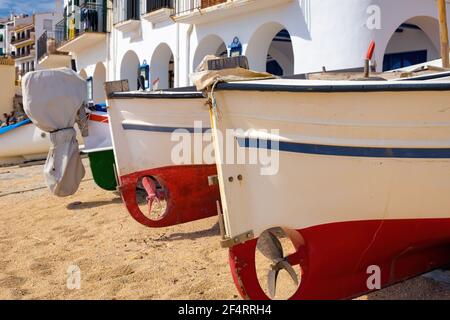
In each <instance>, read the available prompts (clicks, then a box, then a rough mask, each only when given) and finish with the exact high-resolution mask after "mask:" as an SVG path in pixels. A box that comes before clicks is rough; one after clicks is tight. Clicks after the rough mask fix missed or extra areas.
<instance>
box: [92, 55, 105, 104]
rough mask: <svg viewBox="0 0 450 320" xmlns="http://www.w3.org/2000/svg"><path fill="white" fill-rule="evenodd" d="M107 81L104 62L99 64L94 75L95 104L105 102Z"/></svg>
mask: <svg viewBox="0 0 450 320" xmlns="http://www.w3.org/2000/svg"><path fill="white" fill-rule="evenodd" d="M105 81H106V68H105V65H104V64H103V62H99V63H97V65H96V66H95V70H94V75H93V82H94V83H93V84H94V88H93V91H94V94H93V96H94V103H101V102H105V100H106V97H105V89H104V84H105Z"/></svg>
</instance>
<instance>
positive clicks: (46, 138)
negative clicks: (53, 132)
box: [0, 123, 50, 165]
mask: <svg viewBox="0 0 450 320" xmlns="http://www.w3.org/2000/svg"><path fill="white" fill-rule="evenodd" d="M49 149H50V135H49V134H48V133H46V132H44V131H42V130H40V129H39V128H37V127H36V126H35V125H34V124H32V123H31V124H27V125H23V126H21V127H19V128H16V129H14V130H12V131H9V132H7V133H5V134H2V135H1V136H0V164H5V165H6V164H17V163H21V162H24V161H31V160H41V159H45V158H46V156H47V153H48V150H49Z"/></svg>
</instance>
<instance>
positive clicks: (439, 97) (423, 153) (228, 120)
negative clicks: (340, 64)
mask: <svg viewBox="0 0 450 320" xmlns="http://www.w3.org/2000/svg"><path fill="white" fill-rule="evenodd" d="M209 97H210V102H211V119H212V129H213V134H214V137H215V151H216V161H217V167H218V177H219V179H218V180H219V185H220V191H221V203H222V207H221V213H220V220H221V224H222V225H223V228H222V230H221V231H222V246H223V247H227V248H229V254H230V266H231V271H232V275H233V279H234V282H235V284H236V287H237V289H238V291H239V292H240V294H241V296H242V297H243V298H246V299H269V298H274V297H275V298H276V294H277V292H276V288H277V278H278V276H279V274H280V272H284V271H287V272H288V273H287V274H288V275H289V276H290V278H292V280H293V285H294V287H295V290H293V292H292V293H291V295H290V299H348V298H352V297H355V296H360V295H362V294H364V293H366V292H369V291H371V290H375V289H380V288H381V287H385V286H388V285H391V284H394V283H397V282H399V281H402V280H405V279H407V278H410V277H413V276H416V275H419V274H422V273H425V272H428V271H430V270H433V269H436V268H439V267H442V266H445V265H448V264H449V263H450V198H449V197H448V195H447V193H448V191H449V190H450V139H449V137H450V112H449V110H450V108H449V102H448V101H450V82H448V81H442V80H441V81H439V80H434V81H430V82H427V81H405V82H399V81H305V80H263V81H243V82H231V83H219V84H217V86H216V87H215V89H214V90H210V91H209ZM227 130H228V131H230V130H231V132H233V141H234V142H233V144H232V146H233V147H232V148H235V149H236V150H238V151H240V152H243V154H244V155H245V159H251V157H252V155H253V156H256V159H258V161H256V162H253V164H250V163H249V162H248V161H247V162H245V163H243V164H236V163H230V162H229V161H226V160H224V159H227V157H226V154H227V152H229V149H226V148H223V147H221V145H220V144H219V143H218V141H220V139H221V137H222V136H224V135H225V134H224V132H226V131H227ZM228 131H227V132H228ZM261 157H263V158H264V157H265V161H260V160H261V159H260V158H261ZM283 239H288V240H290V242H292V248H293V249H292V250H291V251H290V252H286V250H285V249H283V248H284V247H283V246H282V240H283ZM256 253H257V254H262V255H263V256H264V257H266V258H267V259H268V260H269V262H270V267H269V270H270V271H269V273H268V275H267V282H265V281H263V282H260V280H262V279H263V277H262V276H261V274H260V273H258V272H257V268H256V262H255V259H256V258H255V256H257V255H256ZM377 271H378V273H379V274H378V276H379V279H378V280H379V286H372V285H371V284H373V283H372V282H371V281H372V280H373V277H375V276H377ZM264 278H266V276H265V275H264ZM375 283H376V281H375Z"/></svg>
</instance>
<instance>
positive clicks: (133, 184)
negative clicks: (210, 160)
mask: <svg viewBox="0 0 450 320" xmlns="http://www.w3.org/2000/svg"><path fill="white" fill-rule="evenodd" d="M214 175H217V168H216V166H215V165H190V166H170V167H164V168H157V169H151V170H146V171H141V172H136V173H132V174H128V175H124V176H122V177H120V192H121V195H122V199H123V202H124V203H125V206H126V208H127V210H128V212H129V213H130V215H131V216H132V217H133V218H134V219H135V220H136V221H137V222H139V223H141V224H143V225H145V226H147V227H151V228H163V227H168V226H173V225H177V224H182V223H187V222H192V221H196V220H200V219H204V218H208V217H212V216H214V215H216V214H217V201H219V200H220V192H219V186H218V185H212V186H210V185H209V183H208V177H210V176H214ZM144 177H153V178H155V179H156V180H157V181H158V182H159V183H160V184H161V185H163V186H164V188H165V190H166V196H165V200H166V201H167V210H166V212H165V214H164V216H163V217H162V218H160V219H158V220H152V219H150V218H148V217H147V216H146V215H145V214H144V213H143V212H142V211H141V210H140V208H139V206H138V203H137V199H136V188H137V186H138V182H139V180H140V179H142V178H144Z"/></svg>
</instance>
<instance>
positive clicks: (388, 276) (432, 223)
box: [230, 219, 450, 300]
mask: <svg viewBox="0 0 450 320" xmlns="http://www.w3.org/2000/svg"><path fill="white" fill-rule="evenodd" d="M287 232H288V234H289V236H290V238H291V240H292V242H293V244H294V247H295V248H297V251H296V252H295V253H294V254H292V255H290V256H289V257H288V260H289V262H290V263H291V264H292V265H295V266H301V283H300V286H299V288H298V290H297V292H296V293H295V294H294V295H293V296H292V298H291V299H305V300H313V299H327V300H329V299H349V298H353V297H356V296H360V295H362V294H364V293H367V292H370V291H371V290H370V289H369V288H368V285H367V281H368V279H369V277H370V276H371V274H372V273H368V267H369V266H378V267H379V268H380V271H381V273H380V275H381V279H380V280H381V286H382V287H386V286H389V285H392V284H394V283H397V282H399V281H402V280H405V279H408V278H411V277H414V276H416V275H419V274H423V273H426V272H428V271H431V270H433V269H436V268H439V267H443V266H446V265H450V219H411V220H384V221H354V222H342V223H333V224H327V225H321V226H315V227H311V228H307V229H302V230H297V231H295V230H291V231H289V230H288V231H287ZM256 243H257V240H256V239H255V240H252V241H248V242H246V243H244V244H240V245H237V246H235V247H233V248H231V249H230V266H231V271H232V274H233V278H234V282H235V284H236V286H237V288H238V290H239V292H240V294H241V295H242V297H243V298H245V299H254V300H266V299H269V298H268V296H267V295H266V294H265V293H264V291H263V290H262V288H261V286H260V284H259V282H258V279H257V275H256V268H255V249H256Z"/></svg>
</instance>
